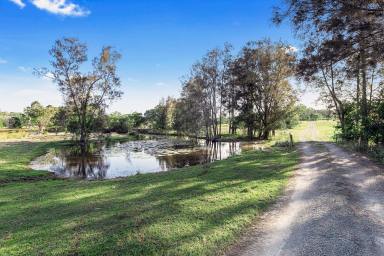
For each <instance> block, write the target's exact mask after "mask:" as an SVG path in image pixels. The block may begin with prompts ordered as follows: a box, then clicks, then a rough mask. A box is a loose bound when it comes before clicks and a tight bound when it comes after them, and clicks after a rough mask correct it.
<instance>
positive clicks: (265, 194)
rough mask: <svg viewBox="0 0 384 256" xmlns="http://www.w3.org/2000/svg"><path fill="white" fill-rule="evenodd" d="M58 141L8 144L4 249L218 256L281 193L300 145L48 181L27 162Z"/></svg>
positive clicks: (0, 208)
mask: <svg viewBox="0 0 384 256" xmlns="http://www.w3.org/2000/svg"><path fill="white" fill-rule="evenodd" d="M53 145H55V144H49V143H45V142H44V143H43V142H41V143H38V142H30V143H10V144H7V145H3V146H2V147H0V159H1V161H2V162H1V163H0V177H1V178H0V179H1V180H2V181H3V184H2V185H1V189H0V255H100V254H102V255H214V254H217V253H219V252H221V251H222V250H223V249H225V248H226V246H228V245H229V244H231V243H232V242H233V241H234V240H235V239H236V238H237V237H238V235H239V234H240V233H241V232H242V230H243V229H244V228H246V227H247V226H248V225H249V223H250V222H251V221H252V220H254V219H255V218H256V217H257V216H258V215H259V214H260V213H261V212H262V211H263V210H265V209H266V207H268V205H269V204H270V203H271V202H272V201H274V200H275V199H276V198H277V196H278V195H279V194H280V193H281V191H282V189H283V187H284V185H285V184H286V182H287V180H288V177H290V175H291V174H292V171H293V170H294V168H296V165H297V163H298V154H297V152H296V151H285V150H282V149H278V148H271V149H268V150H266V151H249V152H246V153H244V154H242V155H238V156H234V157H231V158H229V159H226V160H223V161H218V162H215V163H213V164H210V165H208V166H194V167H187V168H182V169H179V170H175V171H170V172H164V173H158V174H142V175H137V176H133V177H128V178H125V179H117V180H105V181H93V182H90V181H79V180H56V179H52V178H48V179H46V178H44V179H41V178H39V177H45V174H46V173H45V172H37V171H31V170H30V169H29V168H28V167H27V165H28V163H29V161H30V160H31V159H32V158H34V157H36V156H37V155H40V154H42V153H43V152H45V151H46V150H47V148H49V147H51V146H53ZM31 175H34V176H37V177H38V179H37V180H23V177H28V176H31ZM13 180H19V181H13ZM4 181H6V182H7V183H4ZM10 181H13V182H10Z"/></svg>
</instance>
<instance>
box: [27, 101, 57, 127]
mask: <svg viewBox="0 0 384 256" xmlns="http://www.w3.org/2000/svg"><path fill="white" fill-rule="evenodd" d="M24 113H25V116H26V117H27V122H28V125H29V126H32V125H36V126H37V127H38V129H39V133H42V132H44V130H45V129H46V128H47V127H48V125H50V123H51V121H52V118H53V116H54V115H55V113H56V108H55V107H53V106H51V105H48V106H47V107H44V106H43V105H41V104H40V103H39V102H38V101H34V102H32V103H31V106H29V107H26V108H25V109H24Z"/></svg>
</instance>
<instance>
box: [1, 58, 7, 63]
mask: <svg viewBox="0 0 384 256" xmlns="http://www.w3.org/2000/svg"><path fill="white" fill-rule="evenodd" d="M7 63H8V61H6V60H5V59H3V58H0V64H7Z"/></svg>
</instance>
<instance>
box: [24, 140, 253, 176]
mask: <svg viewBox="0 0 384 256" xmlns="http://www.w3.org/2000/svg"><path fill="white" fill-rule="evenodd" d="M250 147H251V148H252V147H253V144H250V143H240V142H210V143H206V142H205V141H204V140H197V141H196V140H188V139H183V138H167V137H156V138H153V137H152V138H150V139H144V140H135V141H128V142H124V143H113V144H108V143H98V144H93V145H92V146H91V147H90V150H89V152H87V153H86V154H80V153H79V150H78V149H77V148H76V147H61V148H55V149H51V150H50V151H49V152H48V153H47V154H46V155H43V156H41V157H38V158H37V159H35V160H34V161H32V163H31V168H32V169H35V170H46V171H50V172H53V173H55V174H56V175H57V176H60V177H74V178H85V179H112V178H117V177H126V176H131V175H136V174H141V173H154V172H162V171H168V170H171V169H175V168H180V167H184V166H192V165H198V164H204V163H210V162H213V161H217V160H222V159H225V158H228V157H229V156H232V155H235V154H239V153H241V151H242V150H245V149H248V148H250Z"/></svg>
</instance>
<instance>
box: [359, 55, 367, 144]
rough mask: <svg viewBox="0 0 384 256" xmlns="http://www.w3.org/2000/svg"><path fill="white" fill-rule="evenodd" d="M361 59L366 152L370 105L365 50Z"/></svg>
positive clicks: (362, 130)
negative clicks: (368, 102)
mask: <svg viewBox="0 0 384 256" xmlns="http://www.w3.org/2000/svg"><path fill="white" fill-rule="evenodd" d="M360 57H361V79H362V84H361V111H360V113H361V126H362V127H361V128H362V129H361V134H360V138H361V140H360V141H361V145H360V146H361V149H362V150H364V151H365V150H366V149H367V148H368V134H367V132H368V104H367V64H366V57H365V53H364V50H362V51H361V53H360Z"/></svg>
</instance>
